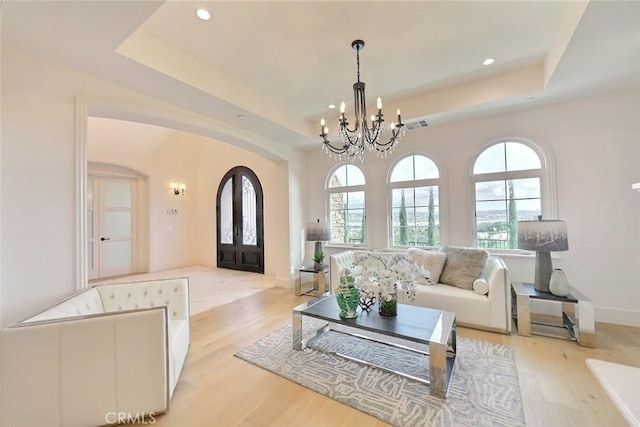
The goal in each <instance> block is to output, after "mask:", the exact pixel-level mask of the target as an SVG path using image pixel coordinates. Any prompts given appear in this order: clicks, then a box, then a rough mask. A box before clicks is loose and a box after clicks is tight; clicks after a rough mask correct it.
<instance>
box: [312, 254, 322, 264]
mask: <svg viewBox="0 0 640 427" xmlns="http://www.w3.org/2000/svg"><path fill="white" fill-rule="evenodd" d="M322 261H324V253H322V252H316V253H314V254H313V262H322Z"/></svg>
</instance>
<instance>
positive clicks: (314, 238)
mask: <svg viewBox="0 0 640 427" xmlns="http://www.w3.org/2000/svg"><path fill="white" fill-rule="evenodd" d="M329 240H331V227H329V223H328V222H320V220H318V221H317V222H308V223H307V242H328V241H329Z"/></svg>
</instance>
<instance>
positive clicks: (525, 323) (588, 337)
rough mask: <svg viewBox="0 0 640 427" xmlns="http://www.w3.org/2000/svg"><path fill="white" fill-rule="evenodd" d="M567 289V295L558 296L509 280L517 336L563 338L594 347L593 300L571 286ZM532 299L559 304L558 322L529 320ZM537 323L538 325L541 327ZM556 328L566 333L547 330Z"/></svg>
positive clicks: (531, 285)
mask: <svg viewBox="0 0 640 427" xmlns="http://www.w3.org/2000/svg"><path fill="white" fill-rule="evenodd" d="M569 289H570V291H569V295H567V296H566V297H559V296H556V295H553V294H552V293H549V292H540V291H537V290H536V289H535V288H534V287H533V284H532V283H521V282H512V283H511V300H512V304H511V307H512V316H513V320H514V321H515V323H516V327H517V328H518V335H522V336H526V337H528V336H531V334H535V335H544V336H549V337H554V338H565V339H570V340H574V341H577V342H578V344H580V345H581V346H583V347H594V346H595V332H596V330H595V321H594V316H593V303H592V302H591V301H590V300H589V299H588V298H587V297H585V296H584V295H583V294H581V293H580V292H579V291H577V290H576V289H574V288H573V287H569ZM532 300H539V301H547V302H551V303H555V304H561V308H562V319H561V321H560V322H557V323H549V322H543V321H532V315H531V303H532ZM537 326H542V328H538V327H537ZM554 328H556V329H554ZM557 329H564V330H566V332H564V333H561V332H558V333H552V332H551V331H552V330H557ZM567 332H568V334H567Z"/></svg>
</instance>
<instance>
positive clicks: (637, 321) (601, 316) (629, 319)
mask: <svg viewBox="0 0 640 427" xmlns="http://www.w3.org/2000/svg"><path fill="white" fill-rule="evenodd" d="M594 311H595V318H596V322H602V323H613V324H616V325H624V326H634V327H636V328H640V311H638V310H626V309H621V308H613V307H602V306H595V307H594Z"/></svg>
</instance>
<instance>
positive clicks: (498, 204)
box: [473, 142, 542, 249]
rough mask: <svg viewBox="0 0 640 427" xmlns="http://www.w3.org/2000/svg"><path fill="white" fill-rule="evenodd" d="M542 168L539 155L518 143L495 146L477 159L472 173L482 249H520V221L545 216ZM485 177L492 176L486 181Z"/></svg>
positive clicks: (478, 241)
mask: <svg viewBox="0 0 640 427" xmlns="http://www.w3.org/2000/svg"><path fill="white" fill-rule="evenodd" d="M541 168H542V164H541V162H540V157H539V156H538V155H537V154H536V152H535V151H534V150H533V149H531V148H530V147H528V146H526V145H525V144H522V143H518V142H503V143H498V144H495V145H492V146H491V147H489V148H487V149H486V150H485V151H483V152H482V153H481V154H480V155H479V156H478V159H477V160H476V162H475V164H474V168H473V173H474V176H475V181H476V182H475V195H476V235H477V242H476V243H477V245H478V246H479V247H486V248H494V249H516V248H517V237H516V235H515V234H516V230H517V221H523V220H533V219H536V218H537V217H538V215H541V214H542V206H541V200H542V196H541V181H540V174H541ZM527 171H531V173H526V172H527ZM514 172H517V173H518V174H514ZM522 172H524V175H530V177H526V176H523V174H522ZM484 174H493V175H491V178H487V180H484V179H483V176H482V175H484Z"/></svg>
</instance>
